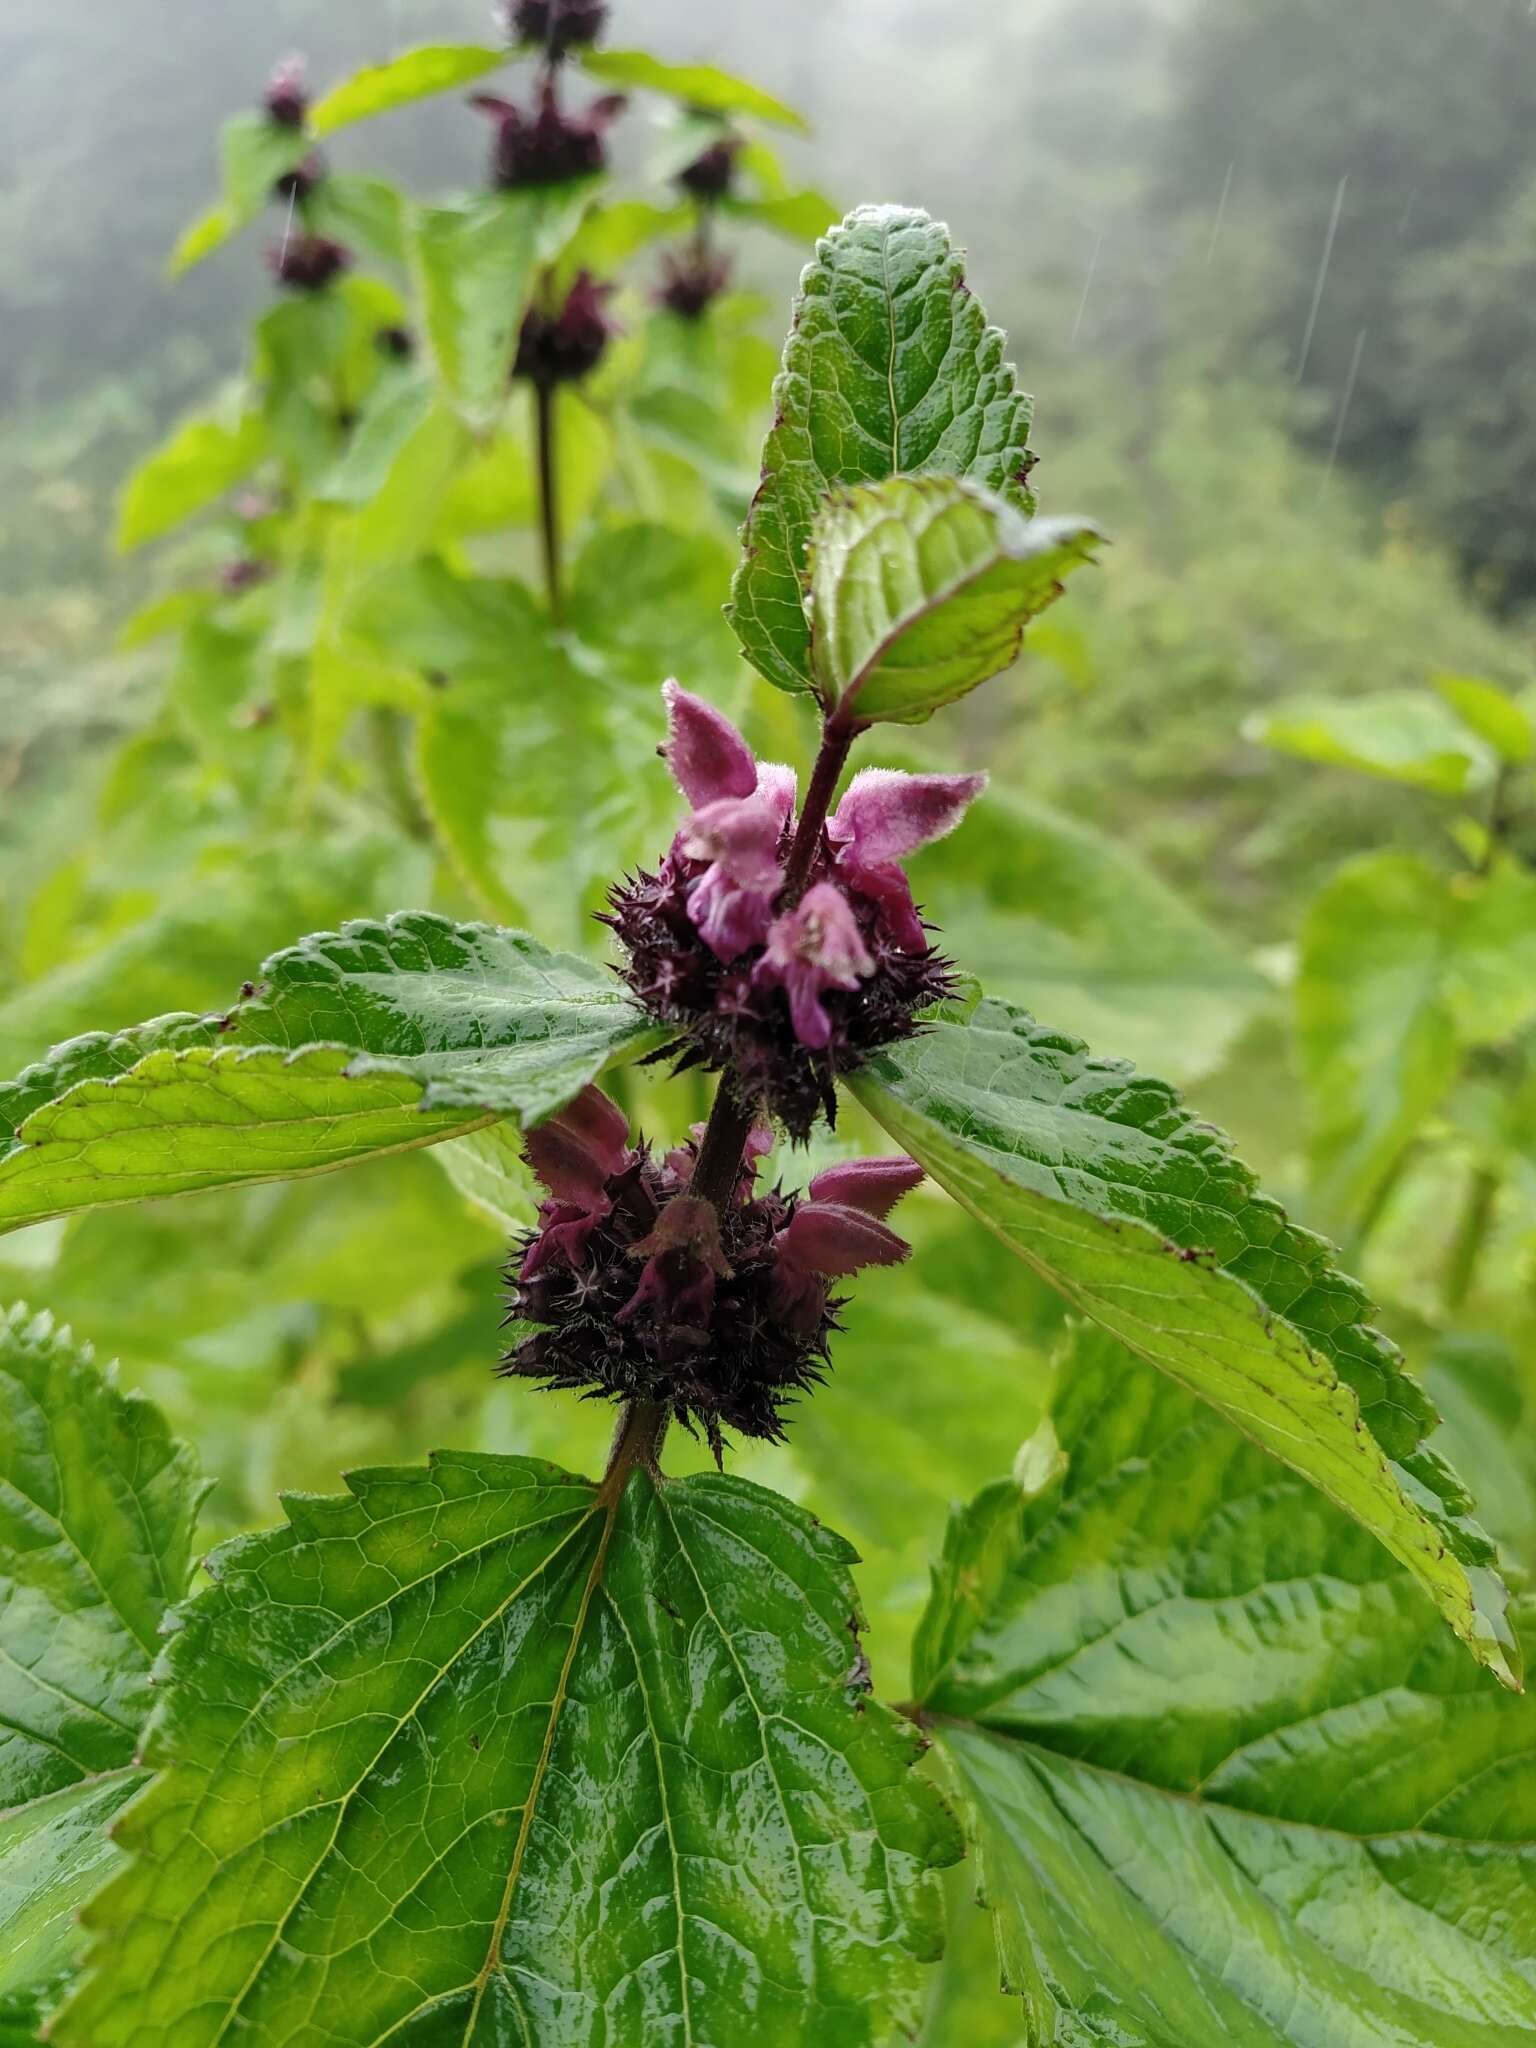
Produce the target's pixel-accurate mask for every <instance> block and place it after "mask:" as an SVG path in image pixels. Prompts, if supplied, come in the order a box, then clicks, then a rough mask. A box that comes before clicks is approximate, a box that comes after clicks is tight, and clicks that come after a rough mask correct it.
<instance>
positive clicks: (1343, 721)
mask: <svg viewBox="0 0 1536 2048" xmlns="http://www.w3.org/2000/svg"><path fill="white" fill-rule="evenodd" d="M1249 736H1250V738H1253V739H1256V740H1259V741H1261V742H1262V743H1263V744H1264V745H1265V746H1267V747H1274V748H1276V749H1277V750H1278V751H1279V752H1280V753H1283V754H1297V755H1299V756H1300V757H1301V759H1302V760H1304V761H1322V762H1326V763H1327V764H1328V765H1329V766H1331V767H1336V768H1353V769H1355V770H1357V771H1358V772H1359V773H1361V774H1364V775H1380V776H1384V777H1385V778H1386V779H1387V780H1388V781H1390V782H1406V783H1410V784H1411V785H1412V786H1413V787H1414V788H1415V789H1428V790H1433V791H1434V792H1435V793H1436V794H1437V795H1440V796H1459V795H1461V794H1462V793H1463V792H1464V791H1466V790H1469V789H1477V788H1480V787H1481V786H1482V785H1483V784H1485V783H1486V782H1487V781H1488V780H1489V778H1490V776H1491V774H1492V768H1493V756H1492V752H1491V750H1490V748H1489V747H1488V746H1487V745H1486V744H1485V743H1484V741H1482V740H1481V739H1479V738H1478V737H1477V735H1476V733H1475V732H1474V731H1472V730H1471V729H1470V728H1469V727H1468V726H1467V725H1466V724H1465V723H1464V722H1463V721H1462V720H1461V719H1460V718H1458V717H1457V715H1456V713H1455V712H1454V711H1453V710H1452V709H1451V707H1450V705H1449V704H1445V703H1442V702H1441V700H1440V699H1439V698H1438V697H1434V696H1431V695H1430V693H1429V692H1428V691H1427V690H1377V691H1375V692H1373V693H1372V694H1371V695H1370V696H1369V697H1349V698H1345V697H1293V698H1290V699H1288V700H1287V701H1285V702H1283V703H1281V704H1279V705H1277V706H1276V708H1275V709H1274V710H1273V711H1272V712H1270V713H1269V714H1268V715H1267V716H1266V717H1263V718H1261V719H1257V720H1255V721H1254V723H1253V724H1252V725H1251V726H1250V727H1249Z"/></svg>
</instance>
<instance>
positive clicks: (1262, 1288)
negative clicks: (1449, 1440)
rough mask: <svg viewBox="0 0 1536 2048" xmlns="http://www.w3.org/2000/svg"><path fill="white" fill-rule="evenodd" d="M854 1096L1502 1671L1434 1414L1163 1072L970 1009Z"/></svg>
mask: <svg viewBox="0 0 1536 2048" xmlns="http://www.w3.org/2000/svg"><path fill="white" fill-rule="evenodd" d="M853 1087H854V1092H855V1093H856V1094H857V1095H858V1097H859V1099H860V1100H861V1101H862V1102H863V1103H864V1104H865V1106H866V1107H867V1108H868V1109H869V1110H870V1111H871V1113H872V1114H873V1115H874V1116H876V1117H877V1118H878V1119H879V1121H880V1122H881V1123H882V1124H884V1126H885V1127H886V1129H887V1130H888V1131H890V1132H891V1134H892V1136H893V1137H895V1138H896V1140H897V1141H898V1143H900V1144H901V1145H902V1146H903V1147H904V1148H905V1149H906V1150H907V1151H908V1152H910V1153H911V1154H912V1156H913V1157H914V1158H915V1159H918V1160H920V1161H921V1162H922V1164H923V1165H924V1166H925V1167H927V1169H928V1171H929V1172H930V1173H931V1174H932V1175H933V1177H934V1179H935V1180H936V1181H938V1183H939V1184H940V1186H942V1187H944V1188H946V1189H947V1190H948V1191H949V1193H950V1194H951V1195H953V1196H954V1197H955V1199H956V1200H957V1201H959V1202H960V1203H961V1204H962V1205H963V1206H964V1207H965V1208H966V1209H968V1210H969V1211H970V1212H971V1214H973V1215H974V1216H976V1217H977V1218H978V1220H979V1221H981V1222H982V1223H984V1224H986V1225H987V1227H988V1228H989V1229H991V1230H992V1231H994V1232H995V1233H996V1234H997V1235H998V1236H999V1237H1000V1238H1002V1240H1003V1241H1004V1243H1006V1244H1008V1245H1009V1246H1011V1247H1012V1248H1013V1249H1014V1250H1015V1251H1016V1252H1018V1254H1019V1255H1020V1257H1022V1258H1023V1259H1025V1260H1026V1261H1027V1262H1028V1263H1029V1264H1030V1265H1031V1266H1032V1267H1033V1268H1034V1269H1035V1270H1036V1271H1037V1272H1039V1273H1040V1274H1041V1276H1042V1278H1044V1279H1046V1280H1047V1281H1049V1282H1050V1283H1051V1284H1052V1285H1053V1286H1055V1287H1057V1288H1058V1289H1059V1290H1060V1291H1061V1292H1062V1293H1063V1294H1064V1295H1066V1297H1067V1298H1068V1299H1069V1300H1070V1301H1072V1302H1074V1303H1075V1304H1076V1305H1077V1306H1079V1307H1080V1308H1082V1309H1083V1310H1084V1311H1085V1312H1086V1313H1087V1314H1089V1315H1091V1316H1093V1317H1094V1318H1095V1319H1096V1320H1097V1321H1098V1322H1100V1323H1102V1324H1103V1325H1104V1326H1105V1327H1106V1328H1107V1329H1109V1330H1111V1331H1113V1332H1114V1334H1115V1335H1116V1336H1118V1337H1120V1338H1121V1339H1122V1341H1123V1342H1125V1343H1126V1344H1128V1345H1129V1346H1130V1347H1131V1348H1132V1349H1133V1350H1135V1351H1138V1352H1139V1353H1140V1354H1141V1355H1142V1356H1143V1357H1145V1358H1147V1359H1149V1360H1150V1361H1151V1362H1152V1363H1153V1364H1155V1365H1157V1366H1159V1367H1161V1368H1162V1369H1163V1370H1164V1371H1166V1372H1168V1373H1170V1374H1171V1375H1172V1376H1173V1377H1174V1378H1175V1379H1177V1380H1178V1381H1179V1382H1180V1383H1181V1384H1182V1385H1184V1386H1186V1387H1188V1388H1191V1389H1192V1390H1193V1391H1195V1392H1196V1393H1198V1394H1200V1395H1201V1397H1202V1398H1203V1399H1205V1400H1208V1401H1210V1402H1211V1403H1213V1405H1214V1406H1216V1407H1217V1408H1219V1409H1220V1410H1221V1411H1222V1413H1223V1414H1225V1415H1227V1416H1228V1417H1229V1418H1230V1419H1231V1420H1232V1421H1234V1422H1235V1423H1237V1424H1238V1426H1239V1427H1240V1428H1242V1429H1244V1430H1246V1431H1247V1432H1248V1433H1249V1434H1250V1435H1251V1436H1253V1437H1254V1438H1255V1439H1256V1440H1257V1441H1258V1442H1260V1443H1262V1444H1263V1445H1264V1446H1265V1447H1266V1448H1267V1449H1269V1450H1270V1451H1272V1452H1273V1453H1274V1454H1275V1456H1277V1457H1279V1458H1282V1459H1284V1460H1285V1462H1286V1463H1287V1464H1289V1465H1291V1466H1293V1467H1294V1468H1295V1469H1296V1470H1297V1471H1299V1472H1301V1473H1302V1474H1303V1475H1304V1476H1305V1477H1306V1478H1308V1479H1310V1480H1311V1481H1312V1483H1313V1484H1314V1485H1316V1486H1319V1487H1321V1488H1322V1489H1323V1491H1324V1492H1325V1493H1327V1494H1328V1495H1329V1496H1330V1498H1332V1499H1333V1500H1335V1501H1336V1502H1338V1504H1339V1505H1340V1506H1341V1507H1343V1508H1344V1509H1345V1510H1346V1512H1348V1513H1349V1514H1352V1515H1354V1516H1355V1517H1356V1519H1357V1520H1359V1521H1360V1522H1361V1523H1362V1524H1363V1525H1364V1526H1365V1527H1366V1528H1368V1529H1370V1530H1371V1531H1372V1533H1373V1534H1374V1535H1376V1536H1377V1537H1378V1538H1379V1539H1380V1540H1381V1541H1382V1542H1383V1543H1385V1544H1386V1546H1387V1547H1388V1549H1390V1550H1391V1551H1392V1552H1393V1554H1394V1555H1395V1556H1397V1557H1399V1558H1400V1559H1401V1560H1402V1561H1403V1563H1404V1564H1406V1565H1407V1566H1408V1568H1409V1569H1410V1570H1411V1571H1412V1572H1413V1573H1414V1574H1415V1576H1416V1577H1417V1578H1418V1579H1419V1581H1420V1583H1421V1584H1422V1585H1424V1586H1425V1588H1426V1589H1427V1590H1428V1591H1429V1592H1430V1594H1431V1595H1432V1597H1433V1598H1434V1599H1435V1601H1436V1603H1437V1605H1438V1606H1439V1607H1440V1608H1441V1611H1442V1612H1443V1613H1444V1614H1445V1616H1446V1618H1447V1619H1448V1620H1449V1621H1450V1622H1451V1624H1452V1626H1453V1627H1454V1628H1455V1629H1456V1631H1457V1633H1458V1634H1459V1635H1460V1636H1461V1637H1462V1638H1463V1640H1464V1641H1465V1642H1466V1643H1467V1644H1468V1645H1469V1647H1470V1648H1471V1649H1472V1651H1473V1653H1474V1654H1475V1655H1476V1656H1477V1657H1478V1658H1479V1659H1480V1660H1481V1661H1483V1662H1484V1663H1486V1664H1488V1665H1489V1666H1490V1668H1492V1669H1493V1670H1495V1671H1496V1672H1498V1673H1499V1674H1500V1675H1501V1676H1504V1677H1506V1678H1508V1679H1511V1680H1512V1681H1513V1680H1514V1679H1515V1678H1516V1677H1517V1676H1518V1661H1517V1652H1516V1649H1515V1645H1514V1642H1513V1638H1512V1636H1511V1634H1510V1631H1509V1628H1508V1624H1507V1622H1506V1620H1505V1616H1504V1608H1505V1602H1506V1597H1507V1596H1506V1595H1505V1592H1504V1589H1503V1586H1502V1585H1501V1583H1500V1581H1499V1579H1498V1576H1497V1573H1496V1571H1495V1570H1494V1559H1493V1547H1492V1545H1491V1544H1490V1543H1489V1541H1488V1539H1487V1538H1486V1537H1485V1536H1484V1535H1483V1533H1482V1531H1481V1530H1479V1529H1478V1528H1477V1526H1476V1525H1475V1524H1474V1523H1472V1522H1471V1521H1469V1520H1468V1519H1467V1513H1468V1510H1469V1509H1470V1507H1471V1501H1470V1499H1469V1498H1468V1496H1467V1494H1466V1493H1465V1490H1464V1489H1463V1488H1462V1487H1461V1485H1460V1483H1459V1482H1458V1481H1457V1480H1456V1479H1455V1477H1454V1475H1452V1474H1451V1473H1450V1472H1449V1471H1448V1470H1447V1468H1446V1467H1445V1466H1444V1464H1443V1463H1442V1462H1441V1461H1440V1459H1439V1458H1438V1457H1437V1456H1436V1455H1435V1454H1434V1453H1433V1452H1432V1451H1431V1450H1429V1448H1428V1447H1427V1444H1426V1442H1425V1439H1426V1438H1427V1437H1428V1435H1429V1432H1430V1431H1431V1430H1432V1429H1433V1427H1434V1426H1435V1423H1436V1421H1437V1419H1438V1418H1437V1417H1436V1415H1435V1412H1434V1409H1433V1407H1432V1405H1431V1403H1430V1402H1429V1400H1428V1399H1427V1397H1426V1396H1425V1395H1424V1393H1423V1391H1422V1389H1421V1388H1419V1387H1418V1386H1417V1385H1416V1383H1415V1382H1413V1381H1412V1380H1410V1379H1409V1378H1408V1376H1407V1375H1406V1373H1405V1372H1404V1370H1403V1367H1402V1360H1401V1358H1400V1357H1399V1356H1398V1354H1397V1352H1396V1351H1395V1349H1394V1348H1393V1347H1392V1346H1391V1345H1390V1344H1389V1343H1388V1341H1387V1340H1386V1339H1385V1338H1384V1337H1382V1336H1381V1335H1380V1333H1379V1332H1377V1331H1375V1330H1372V1329H1371V1328H1370V1327H1369V1326H1368V1325H1367V1323H1366V1321H1365V1317H1366V1314H1367V1312H1368V1304H1367V1301H1366V1297H1365V1295H1364V1292H1363V1290H1362V1289H1361V1288H1360V1286H1359V1284H1358V1283H1357V1282H1355V1281H1353V1280H1350V1279H1349V1278H1347V1277H1346V1276H1345V1275H1343V1274H1341V1273H1339V1272H1337V1271H1336V1270H1335V1269H1334V1267H1333V1266H1332V1264H1331V1262H1330V1255H1329V1247H1328V1246H1327V1245H1326V1244H1325V1243H1324V1242H1323V1240H1322V1239H1320V1238H1317V1237H1315V1236H1313V1235H1312V1234H1311V1233H1310V1232H1306V1231H1302V1230H1298V1229H1296V1228H1295V1227H1294V1226H1293V1225H1291V1224H1290V1223H1289V1222H1288V1221H1287V1219H1286V1217H1285V1214H1284V1211H1283V1210H1282V1209H1281V1208H1280V1207H1279V1205H1278V1204H1277V1203H1274V1202H1272V1201H1270V1200H1268V1199H1267V1198H1265V1197H1263V1196H1260V1195H1258V1194H1257V1193H1256V1192H1255V1189H1254V1185H1253V1179H1252V1176H1251V1175H1250V1174H1249V1172H1248V1171H1247V1169H1246V1168H1245V1167H1244V1166H1243V1165H1242V1164H1241V1162H1240V1161H1238V1160H1236V1159H1235V1158H1234V1157H1233V1155H1232V1153H1231V1150H1230V1147H1229V1145H1228V1143H1227V1141H1226V1139H1225V1138H1224V1137H1223V1136H1222V1134H1221V1133H1220V1132H1218V1131H1215V1130H1213V1129H1212V1128H1211V1127H1210V1126H1209V1125H1205V1124H1201V1123H1199V1122H1197V1121H1196V1120H1195V1119H1194V1118H1192V1117H1191V1116H1190V1115H1189V1114H1188V1113H1187V1112H1186V1111H1185V1110H1184V1109H1183V1107H1182V1106H1181V1104H1180V1103H1179V1100H1178V1097H1177V1096H1176V1095H1175V1093H1174V1092H1173V1091H1172V1090H1171V1089H1169V1088H1168V1087H1167V1086H1166V1085H1165V1084H1164V1083H1162V1082H1159V1081H1155V1080H1153V1079H1151V1078H1150V1077H1147V1076H1142V1075H1137V1074H1136V1073H1135V1072H1134V1070H1133V1069H1131V1068H1129V1067H1128V1066H1126V1065H1125V1064H1124V1063H1123V1062H1121V1061H1115V1060H1096V1059H1093V1058H1092V1057H1090V1056H1089V1055H1088V1054H1087V1053H1086V1050H1085V1048H1084V1047H1083V1046H1082V1045H1081V1044H1080V1043H1078V1041H1076V1040H1074V1039H1070V1038H1065V1037H1063V1036H1062V1035H1061V1034H1059V1033H1051V1032H1049V1031H1045V1030H1043V1029H1041V1028H1040V1027H1039V1026H1037V1025H1036V1024H1035V1023H1034V1022H1033V1020H1032V1019H1030V1018H1029V1017H1028V1016H1027V1015H1026V1014H1025V1013H1024V1012H1022V1011H1019V1010H1015V1009H1013V1008H1011V1007H1010V1006H1009V1005H1007V1004H1004V1003H998V1002H984V1003H983V1004H982V1005H981V1006H980V1008H979V1009H978V1010H977V1011H976V1013H975V1015H974V1016H973V1017H972V1018H971V1019H970V1020H969V1021H968V1022H966V1023H957V1022H943V1023H939V1024H937V1025H935V1026H934V1027H933V1028H932V1029H931V1030H930V1031H929V1032H928V1033H927V1034H926V1035H925V1036H923V1037H922V1038H919V1039H917V1040H915V1041H914V1042H913V1043H912V1044H911V1045H909V1046H904V1047H901V1048H899V1049H896V1050H894V1051H892V1052H889V1053H885V1054H882V1055H881V1056H880V1057H879V1058H878V1059H876V1060H875V1061H873V1062H872V1063H871V1064H870V1065H869V1066H868V1067H867V1068H865V1069H864V1071H863V1072H862V1073H861V1074H860V1075H859V1077H858V1078H857V1080H856V1081H855V1082H854V1084H853Z"/></svg>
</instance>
